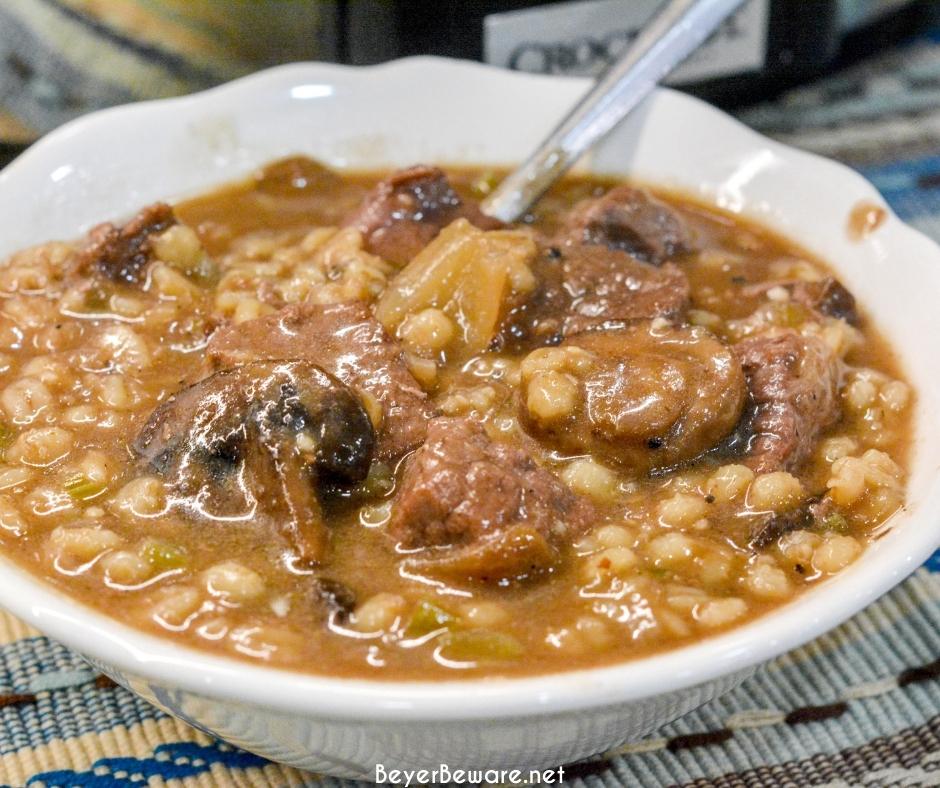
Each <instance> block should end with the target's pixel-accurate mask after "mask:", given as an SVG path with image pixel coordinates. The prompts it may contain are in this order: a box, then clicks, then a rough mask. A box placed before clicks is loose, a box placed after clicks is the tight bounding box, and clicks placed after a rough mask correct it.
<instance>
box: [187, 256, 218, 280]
mask: <svg viewBox="0 0 940 788" xmlns="http://www.w3.org/2000/svg"><path fill="white" fill-rule="evenodd" d="M185 273H186V276H188V277H189V278H190V279H191V280H192V281H193V282H195V283H196V284H197V285H201V286H202V287H212V286H213V285H215V284H216V283H217V282H218V281H219V267H218V266H217V265H216V264H215V261H214V260H213V259H212V258H211V257H209V255H205V254H204V255H201V256H200V257H199V260H198V261H197V262H196V263H195V264H194V265H191V266H190V267H189V268H187V269H186V271H185Z"/></svg>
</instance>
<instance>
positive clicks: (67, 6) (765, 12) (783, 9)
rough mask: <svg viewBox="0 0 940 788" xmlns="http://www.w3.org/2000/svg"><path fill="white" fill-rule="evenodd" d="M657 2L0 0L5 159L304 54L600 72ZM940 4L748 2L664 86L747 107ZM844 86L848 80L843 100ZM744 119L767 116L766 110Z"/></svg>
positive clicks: (904, 35)
mask: <svg viewBox="0 0 940 788" xmlns="http://www.w3.org/2000/svg"><path fill="white" fill-rule="evenodd" d="M660 1H661V0H580V1H575V2H554V3H553V2H546V0H465V1H463V2H460V1H459V0H454V1H448V0H2V2H0V165H2V163H5V162H6V161H9V160H10V159H11V158H12V157H14V156H15V155H16V154H17V153H18V152H20V151H21V150H22V149H23V148H24V146H26V145H28V144H29V143H30V142H31V141H33V140H34V139H36V138H37V137H38V136H40V135H42V134H44V133H46V132H48V131H50V130H51V129H53V128H55V127H56V126H58V125H60V124H62V123H63V122H65V121H67V120H70V119H71V118H74V117H76V116H78V115H81V114H82V113H85V112H88V111H91V110H95V109H100V108H102V107H107V106H111V105H114V104H121V103H125V102H129V101H137V100H141V99H147V98H158V97H164V96H172V95H179V94H182V93H188V92H192V91H195V90H200V89H203V88H207V87H210V86H212V85H214V84H218V83H220V82H224V81H227V80H230V79H233V78H235V77H238V76H241V75H244V74H247V73H250V72H252V71H255V70H257V69H261V68H264V67H267V66H271V65H275V64H278V63H287V62H291V61H297V60H328V61H335V62H342V63H354V64H370V63H378V62H381V61H384V60H388V59H391V58H395V57H400V56H406V55H415V54H438V55H448V56H453V57H462V58H470V59H475V60H482V61H485V62H489V63H493V64H495V65H498V66H501V67H504V68H513V69H519V70H524V71H536V72H541V73H546V74H578V75H589V74H597V73H599V72H600V71H601V70H602V69H603V68H604V67H605V66H606V65H607V64H608V63H609V62H610V61H611V60H612V59H613V58H615V57H616V56H617V55H618V53H619V52H620V51H621V50H622V49H623V47H624V46H625V44H626V43H627V42H629V41H630V39H631V38H632V37H633V36H634V35H635V34H636V32H637V30H638V29H639V28H640V27H641V26H642V25H643V23H644V22H645V21H646V20H647V19H648V18H649V16H650V15H651V14H652V13H653V12H654V11H655V9H656V7H657V6H658V5H659V3H660ZM938 6H940V3H938V2H936V1H935V0H809V1H807V0H750V1H749V2H748V3H747V4H746V5H745V6H743V7H742V9H741V10H740V11H739V12H738V13H737V14H736V15H735V16H734V17H733V18H731V19H730V20H729V21H728V22H727V23H726V24H725V25H724V26H723V27H722V28H721V30H720V31H719V32H718V33H717V34H716V35H715V36H713V38H712V40H710V41H709V43H708V44H707V45H706V46H705V47H704V48H703V49H702V50H701V51H699V52H698V53H696V55H695V56H693V58H692V59H691V60H690V61H689V62H687V63H686V64H685V65H684V66H683V67H681V68H680V70H679V71H677V72H676V73H675V74H674V76H673V79H672V80H671V81H672V83H673V84H674V85H676V86H679V87H681V88H682V89H684V90H688V91H690V92H692V93H695V94H697V95H700V96H703V97H705V98H707V99H709V100H711V101H713V102H715V103H718V104H721V105H723V106H725V107H728V108H736V109H738V110H739V111H741V110H742V108H744V107H747V106H749V105H755V104H759V103H760V102H768V101H771V100H773V99H775V98H777V97H779V96H780V95H781V94H782V93H784V92H785V91H788V90H792V89H793V88H794V87H798V86H800V85H805V84H807V83H809V82H811V81H812V80H816V79H819V78H820V77H823V76H825V75H827V74H833V73H837V72H840V71H842V70H844V69H846V68H847V67H849V66H851V65H852V64H854V63H857V62H860V61H863V60H865V59H867V58H870V57H872V56H875V55H877V54H878V53H880V52H888V51H891V50H893V49H894V48H895V47H897V46H898V45H899V44H901V43H903V42H907V41H910V40H912V39H914V38H916V37H917V36H918V35H920V36H923V35H928V34H930V32H931V31H935V30H936V29H937V25H938V23H940V11H938ZM919 69H920V70H919V71H916V73H914V74H911V75H909V76H910V77H911V79H913V80H914V81H915V82H916V83H917V86H916V87H917V90H920V91H922V90H923V89H924V87H925V84H924V83H925V81H932V85H933V87H934V89H935V90H936V91H938V92H940V66H936V67H931V68H926V67H925V66H924V65H923V64H921V65H920V66H919ZM901 78H902V79H903V78H905V75H904V74H901ZM908 87H909V86H908V85H906V84H900V85H899V84H888V85H881V86H876V89H877V90H879V91H881V92H885V91H887V93H891V92H892V91H894V92H900V93H906V92H909V91H908ZM852 89H853V88H852V86H843V88H842V94H843V98H844V97H845V96H846V95H847V91H848V92H851V90H852ZM857 89H859V90H861V89H863V88H857ZM883 98H884V99H885V100H898V99H899V98H900V97H899V96H893V97H892V96H890V95H887V94H886V95H884V96H883ZM750 120H751V122H752V123H754V124H755V125H761V124H763V125H765V126H773V125H774V122H775V118H774V117H773V114H772V113H771V114H770V115H767V113H764V115H761V114H760V113H757V114H756V115H755V114H752V115H751V116H750ZM791 120H794V118H793V117H791ZM797 120H799V121H800V125H801V126H805V124H804V123H803V122H802V120H801V116H800V117H799V118H797ZM794 122H796V121H794Z"/></svg>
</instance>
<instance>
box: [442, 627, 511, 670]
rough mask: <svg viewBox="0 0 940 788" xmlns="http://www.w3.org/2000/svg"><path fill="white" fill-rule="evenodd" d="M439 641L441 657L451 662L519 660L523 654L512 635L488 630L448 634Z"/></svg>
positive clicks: (469, 630)
mask: <svg viewBox="0 0 940 788" xmlns="http://www.w3.org/2000/svg"><path fill="white" fill-rule="evenodd" d="M441 640H442V642H441V650H440V654H441V656H442V657H443V658H444V659H447V660H451V661H453V662H494V661H505V660H511V659H519V657H521V656H522V655H523V654H524V653H525V649H524V648H523V647H522V644H521V643H520V642H519V641H518V640H516V638H514V637H513V636H512V635H507V634H506V633H504V632H494V631H493V630H490V629H467V630H463V631H460V632H449V633H447V634H446V635H444V636H443V637H442V639H441Z"/></svg>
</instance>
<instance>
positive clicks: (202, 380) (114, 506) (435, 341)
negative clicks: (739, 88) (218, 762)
mask: <svg viewBox="0 0 940 788" xmlns="http://www.w3.org/2000/svg"><path fill="white" fill-rule="evenodd" d="M498 177H499V175H498V173H494V172H492V171H487V170H482V169H480V170H472V171H471V170H459V171H453V172H450V173H448V174H445V173H444V172H443V171H441V170H440V169H437V168H435V167H428V166H418V167H413V168H410V169H407V170H402V171H399V172H394V173H391V174H387V173H380V174H372V173H369V174H363V173H355V174H338V173H335V172H331V171H329V170H327V169H325V168H323V167H320V166H319V165H317V164H315V163H314V162H311V161H309V160H306V159H301V158H296V159H289V160H285V161H281V162H276V163H274V164H272V165H270V166H268V167H267V168H265V169H264V170H262V171H261V172H259V173H258V174H257V175H256V176H254V177H253V178H251V179H249V180H248V181H246V182H244V183H238V184H234V185H231V186H228V187H225V188H222V189H220V190H218V191H216V192H213V193H211V194H207V195H205V196H202V197H198V198H195V199H191V200H188V201H185V202H181V203H179V204H177V205H175V206H172V207H171V206H169V205H166V204H156V205H152V206H149V207H147V208H145V209H144V210H142V211H141V212H140V213H139V214H137V215H136V216H135V217H133V218H131V219H130V220H129V221H127V223H125V224H122V225H120V224H119V225H114V224H103V225H99V226H98V227H95V228H94V229H92V230H91V231H90V232H89V233H88V235H87V236H86V237H85V238H83V239H81V240H79V241H77V242H74V243H48V244H44V245H42V246H38V247H35V248H32V249H27V250H25V251H22V252H18V253H16V254H14V255H12V256H11V257H10V258H9V259H7V260H6V261H5V262H3V263H2V265H0V418H2V422H0V441H2V461H0V545H2V550H3V552H4V553H5V554H7V555H9V556H12V557H13V558H14V559H16V560H17V561H19V562H21V563H22V564H24V565H25V566H27V567H29V568H30V569H31V570H32V571H33V572H35V573H36V574H38V575H41V576H42V577H44V578H46V579H47V580H49V581H50V582H52V583H54V584H55V585H56V586H58V587H59V588H61V589H63V590H65V591H66V592H68V593H69V594H72V595H73V596H75V597H77V598H79V599H81V600H82V601H84V602H86V603H88V604H90V605H92V606H94V607H96V608H98V609H100V610H103V611H105V612H107V613H109V614H110V615H112V616H114V617H116V618H118V619H120V620H121V621H123V622H125V623H128V624H130V625H132V626H135V627H139V628H141V629H144V630H147V631H149V632H155V633H161V634H163V635H165V636H166V637H170V638H173V639H175V640H177V641H180V642H185V643H186V644H189V645H195V646H199V647H202V648H205V649H211V650H213V651H216V652H222V653H225V654H233V655H242V656H243V657H244V658H247V659H250V660H254V661H258V662H265V663H270V664H274V665H278V666H287V667H291V668H299V669H302V670H308V671H313V672H317V673H328V674H333V675H356V676H371V677H386V678H433V677H437V678H445V677H452V676H457V675H465V676H466V675H471V676H472V675H480V674H488V675H489V674H501V675H507V674H519V673H533V672H543V671H552V670H561V669H568V668H572V667H578V666H588V665H595V664H599V663H607V662H612V661H618V660H626V659H630V658H632V657H636V656H638V655H644V654H649V653H651V652H655V651H658V650H662V649H666V648H670V647H674V646H677V645H681V644H683V643H688V642H691V641H694V640H696V639H700V638H702V637H706V636H708V635H710V634H712V633H715V632H719V631H721V630H724V629H726V628H728V627H732V626H734V625H736V624H739V623H741V622H744V621H747V620H748V619H750V618H753V617H755V616H759V615H761V614H763V613H765V612H766V611H768V610H770V609H772V608H773V607H775V606H777V605H781V604H783V603H785V602H787V600H790V599H792V598H793V597H794V596H795V595H797V594H799V593H801V592H802V591H803V590H804V589H806V588H808V587H809V586H812V585H813V584H815V583H818V582H819V581H821V580H824V579H825V578H827V577H829V576H831V575H833V574H835V573H838V572H839V571H841V570H842V569H843V568H845V567H846V566H848V565H849V564H851V563H852V562H853V561H855V560H857V559H858V558H859V556H860V554H861V553H862V552H863V550H864V549H865V546H866V544H867V543H868V542H870V541H871V540H872V539H874V538H876V537H877V536H878V534H879V532H880V531H882V530H883V528H884V525H885V522H886V520H887V519H888V518H889V517H890V516H891V514H892V513H893V512H895V511H896V510H898V508H899V507H901V506H903V502H904V477H905V472H904V467H905V455H906V444H907V439H908V435H909V433H910V424H909V414H908V411H909V409H910V408H909V405H910V401H911V398H912V394H911V391H910V390H909V388H908V386H907V384H906V383H905V382H904V381H903V380H902V379H901V378H900V376H899V372H898V370H897V367H896V365H895V362H894V360H893V358H892V355H891V352H890V349H889V348H887V347H886V346H885V344H884V343H883V342H882V340H881V339H880V338H879V336H878V334H877V333H876V331H875V330H874V328H873V327H872V326H871V325H870V323H869V322H868V320H867V319H866V317H865V315H864V312H861V311H859V309H858V308H857V307H856V304H855V301H854V299H853V297H852V295H851V293H849V292H848V290H846V288H845V287H844V286H843V285H842V284H840V283H839V282H838V281H837V280H836V279H835V278H834V277H833V276H832V274H831V273H830V272H829V271H828V270H827V269H826V267H825V266H824V265H822V264H820V263H819V262H817V261H815V260H813V259H812V258H811V257H810V256H808V255H807V254H806V253H805V252H803V251H801V250H800V249H799V248H798V247H796V246H794V245H793V244H791V243H789V242H787V241H785V240H783V239H781V238H779V237H776V236H774V235H772V234H771V233H769V232H767V231H765V230H762V229H761V228H759V227H756V226H753V225H751V224H747V223H745V222H743V221H741V220H740V219H739V218H736V217H732V216H729V215H726V214H723V213H720V212H718V211H716V210H714V209H710V208H707V207H704V206H702V205H700V204H696V203H694V202H692V201H689V200H687V199H682V198H674V197H669V196H664V195H659V196H655V195H654V194H652V193H650V192H648V191H646V190H643V189H640V188H636V187H633V186H630V185H625V184H623V183H616V182H613V181H609V180H604V179H599V178H588V177H574V178H570V179H568V180H567V181H565V182H564V183H563V184H562V185H560V186H559V187H557V188H556V189H555V190H554V191H553V192H552V193H550V194H549V195H548V196H547V197H545V198H544V199H543V200H542V201H541V202H540V203H539V205H538V207H537V208H536V209H535V210H534V211H533V212H532V214H531V215H530V216H527V217H526V219H525V221H523V222H521V223H519V224H518V225H512V226H505V225H502V224H501V223H499V222H497V221H495V220H493V219H491V218H489V217H487V216H486V215H484V214H483V213H482V212H481V211H480V210H479V208H478V202H477V201H478V200H479V198H480V197H481V196H483V195H484V194H486V193H487V191H488V190H490V189H491V188H492V187H493V185H494V183H495V182H496V181H497V180H498Z"/></svg>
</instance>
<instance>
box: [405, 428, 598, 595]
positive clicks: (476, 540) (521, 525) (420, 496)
mask: <svg viewBox="0 0 940 788" xmlns="http://www.w3.org/2000/svg"><path fill="white" fill-rule="evenodd" d="M593 517H594V509H593V506H592V505H591V504H590V503H589V502H588V501H587V500H585V499H583V498H581V497H579V496H577V495H575V494H574V493H573V492H572V491H571V490H570V489H568V488H567V487H566V486H565V485H563V484H562V483H561V482H560V481H559V480H558V479H557V478H555V476H554V475H552V474H551V473H550V472H549V471H547V470H545V469H544V468H541V467H539V466H538V465H537V464H536V463H535V461H534V460H533V459H532V458H531V457H530V456H529V455H528V454H527V453H526V452H525V451H524V450H523V449H522V448H519V447H517V446H511V445H508V444H504V443H499V442H496V441H493V440H491V439H490V438H489V437H488V436H487V435H486V433H485V432H484V430H483V427H481V426H480V425H479V424H478V423H477V422H474V421H470V420H466V419H459V418H438V419H434V420H433V421H432V422H431V424H430V426H429V427H428V439H427V442H426V443H425V444H424V446H423V447H422V448H421V449H419V450H418V452H417V453H415V455H414V456H413V457H412V458H411V459H410V460H409V461H408V465H407V466H406V468H405V473H404V476H403V478H402V481H401V485H400V488H399V492H398V495H397V497H396V500H395V505H394V508H393V511H392V518H391V521H390V523H389V527H388V530H389V533H390V534H391V535H392V537H393V538H395V539H396V540H397V541H398V542H399V544H400V547H401V548H402V549H404V550H406V551H415V554H414V555H413V556H412V557H411V558H410V559H409V560H408V561H407V565H408V566H409V568H410V569H411V570H412V571H415V572H417V573H422V574H429V575H433V576H438V577H444V578H447V579H453V580H477V581H483V582H499V581H505V580H514V579H522V578H526V577H531V576H534V575H538V574H541V573H544V572H546V571H550V570H551V569H552V568H553V567H555V566H556V565H557V563H558V562H559V561H560V559H561V557H562V555H563V551H564V549H565V547H566V546H567V545H568V544H569V543H570V542H571V541H572V540H573V539H574V538H575V537H577V536H578V535H579V534H580V533H582V532H583V531H584V530H585V529H586V528H587V527H588V525H590V523H591V522H592V520H593Z"/></svg>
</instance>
